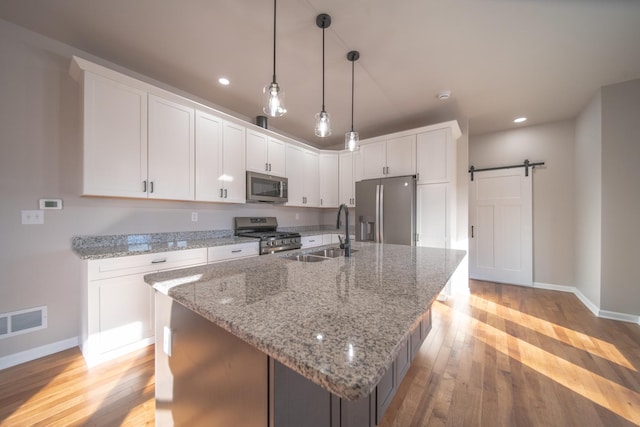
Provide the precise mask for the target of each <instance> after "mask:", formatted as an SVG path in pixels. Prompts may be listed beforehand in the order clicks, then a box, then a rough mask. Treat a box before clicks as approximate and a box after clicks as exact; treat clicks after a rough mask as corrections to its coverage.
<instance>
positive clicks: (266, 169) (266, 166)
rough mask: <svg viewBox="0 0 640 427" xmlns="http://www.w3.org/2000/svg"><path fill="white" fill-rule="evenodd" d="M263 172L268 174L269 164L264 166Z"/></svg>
mask: <svg viewBox="0 0 640 427" xmlns="http://www.w3.org/2000/svg"><path fill="white" fill-rule="evenodd" d="M264 170H265V171H267V172H269V163H265V164H264Z"/></svg>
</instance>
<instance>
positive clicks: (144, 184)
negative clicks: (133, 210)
mask: <svg viewBox="0 0 640 427" xmlns="http://www.w3.org/2000/svg"><path fill="white" fill-rule="evenodd" d="M142 192H143V193H146V192H147V180H146V179H145V180H144V181H142Z"/></svg>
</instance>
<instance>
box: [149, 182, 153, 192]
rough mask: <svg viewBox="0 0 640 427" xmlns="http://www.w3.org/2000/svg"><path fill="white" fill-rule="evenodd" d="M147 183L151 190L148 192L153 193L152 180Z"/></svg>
mask: <svg viewBox="0 0 640 427" xmlns="http://www.w3.org/2000/svg"><path fill="white" fill-rule="evenodd" d="M149 184H151V191H149V192H150V193H153V181H151V182H149Z"/></svg>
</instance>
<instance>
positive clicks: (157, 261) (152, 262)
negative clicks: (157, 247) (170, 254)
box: [151, 258, 167, 264]
mask: <svg viewBox="0 0 640 427" xmlns="http://www.w3.org/2000/svg"><path fill="white" fill-rule="evenodd" d="M163 262H167V259H166V258H163V259H154V260H153V261H151V264H162V263H163Z"/></svg>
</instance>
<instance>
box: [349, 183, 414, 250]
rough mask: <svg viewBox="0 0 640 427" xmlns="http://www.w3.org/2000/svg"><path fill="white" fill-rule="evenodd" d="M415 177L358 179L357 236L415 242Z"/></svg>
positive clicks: (405, 243)
mask: <svg viewBox="0 0 640 427" xmlns="http://www.w3.org/2000/svg"><path fill="white" fill-rule="evenodd" d="M415 237H416V177H415V176H400V177H395V178H381V179H367V180H364V181H360V182H356V240H358V241H369V242H379V243H393V244H399V245H415Z"/></svg>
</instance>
